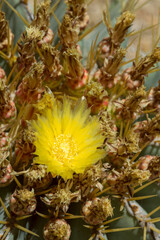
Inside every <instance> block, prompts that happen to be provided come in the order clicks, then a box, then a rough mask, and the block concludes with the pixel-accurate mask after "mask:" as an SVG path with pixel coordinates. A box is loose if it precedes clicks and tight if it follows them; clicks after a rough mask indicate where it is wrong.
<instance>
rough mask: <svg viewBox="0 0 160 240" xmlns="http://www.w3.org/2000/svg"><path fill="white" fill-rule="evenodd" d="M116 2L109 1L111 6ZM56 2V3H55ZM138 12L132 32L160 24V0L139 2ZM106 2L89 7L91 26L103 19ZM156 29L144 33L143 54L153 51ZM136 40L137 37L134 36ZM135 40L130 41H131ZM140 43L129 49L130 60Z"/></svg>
mask: <svg viewBox="0 0 160 240" xmlns="http://www.w3.org/2000/svg"><path fill="white" fill-rule="evenodd" d="M41 1H42V0H37V2H41ZM112 1H115V0H108V2H109V4H111V2H112ZM33 2H34V1H33V0H29V6H30V8H32V6H33ZM55 2H56V1H55ZM117 2H121V3H122V4H123V2H125V1H123V0H117ZM137 2H138V4H137V7H136V8H137V10H136V19H135V21H134V23H133V26H132V30H134V31H138V30H141V28H143V29H144V28H146V27H149V26H151V25H155V24H157V23H158V22H159V23H160V0H138V1H137ZM105 6H106V0H93V1H91V3H90V4H89V6H88V13H89V16H90V22H89V26H94V25H95V24H96V23H97V22H98V21H100V20H101V19H102V12H103V11H104V10H105ZM158 28H159V27H157V26H156V27H154V28H150V29H149V30H147V31H144V32H143V34H142V40H141V51H142V53H149V52H151V51H152V45H153V42H154V41H155V39H153V38H157V36H158V37H159V35H160V31H159V30H160V28H159V30H158ZM153 36H154V37H153ZM134 38H135V36H134ZM132 39H133V38H131V39H130V41H131V40H132ZM137 42H138V35H137V40H135V41H134V43H133V45H132V46H131V47H130V48H129V51H128V52H129V53H128V58H133V57H134V56H135V49H136V46H137Z"/></svg>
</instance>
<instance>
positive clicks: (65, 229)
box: [44, 219, 71, 240]
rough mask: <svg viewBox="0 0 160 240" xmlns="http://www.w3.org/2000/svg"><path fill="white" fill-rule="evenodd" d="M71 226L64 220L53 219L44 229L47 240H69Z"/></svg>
mask: <svg viewBox="0 0 160 240" xmlns="http://www.w3.org/2000/svg"><path fill="white" fill-rule="evenodd" d="M70 235H71V228H70V225H69V224H68V223H67V222H66V221H65V220H64V219H56V220H54V219H51V220H50V221H49V222H48V223H47V224H46V225H45V227H44V239H45V240H53V239H55V240H69V238H70Z"/></svg>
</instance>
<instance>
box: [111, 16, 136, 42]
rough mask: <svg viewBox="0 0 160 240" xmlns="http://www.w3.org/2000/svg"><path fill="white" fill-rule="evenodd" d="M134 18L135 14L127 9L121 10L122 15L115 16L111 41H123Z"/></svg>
mask: <svg viewBox="0 0 160 240" xmlns="http://www.w3.org/2000/svg"><path fill="white" fill-rule="evenodd" d="M134 19H135V14H134V13H131V12H129V11H126V12H123V13H122V15H121V16H120V17H119V18H117V21H116V24H115V26H114V28H113V33H112V43H114V44H115V45H120V44H121V43H122V42H123V41H124V38H125V35H126V33H127V30H128V28H129V27H130V26H131V25H132V23H133V21H134Z"/></svg>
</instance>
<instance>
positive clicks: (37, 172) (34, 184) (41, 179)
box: [24, 165, 53, 190]
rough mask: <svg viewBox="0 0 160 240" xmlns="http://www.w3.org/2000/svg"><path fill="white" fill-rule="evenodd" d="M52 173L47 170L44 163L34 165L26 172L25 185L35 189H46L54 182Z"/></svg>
mask: <svg viewBox="0 0 160 240" xmlns="http://www.w3.org/2000/svg"><path fill="white" fill-rule="evenodd" d="M52 179H53V177H52V175H51V174H50V173H48V172H47V167H46V166H44V165H33V166H32V167H30V168H29V171H28V172H26V173H25V174H24V185H25V186H27V187H31V188H34V189H35V190H40V189H45V188H47V187H48V186H49V185H50V184H51V182H52Z"/></svg>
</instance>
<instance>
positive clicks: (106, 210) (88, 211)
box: [82, 197, 113, 225]
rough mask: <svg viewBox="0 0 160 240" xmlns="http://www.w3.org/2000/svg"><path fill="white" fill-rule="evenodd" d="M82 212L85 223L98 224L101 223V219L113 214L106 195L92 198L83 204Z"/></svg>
mask: <svg viewBox="0 0 160 240" xmlns="http://www.w3.org/2000/svg"><path fill="white" fill-rule="evenodd" d="M82 214H83V215H84V220H85V221H86V222H87V223H89V224H91V225H99V224H103V221H105V220H106V219H107V218H108V217H109V216H112V215H113V208H112V206H111V202H110V200H109V199H108V198H107V197H102V198H94V199H92V200H90V201H87V202H86V203H85V204H84V205H83V207H82Z"/></svg>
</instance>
